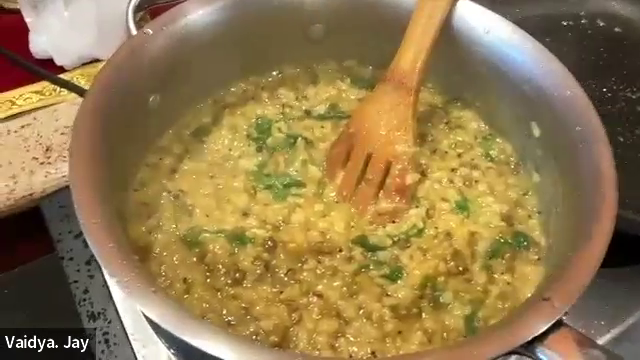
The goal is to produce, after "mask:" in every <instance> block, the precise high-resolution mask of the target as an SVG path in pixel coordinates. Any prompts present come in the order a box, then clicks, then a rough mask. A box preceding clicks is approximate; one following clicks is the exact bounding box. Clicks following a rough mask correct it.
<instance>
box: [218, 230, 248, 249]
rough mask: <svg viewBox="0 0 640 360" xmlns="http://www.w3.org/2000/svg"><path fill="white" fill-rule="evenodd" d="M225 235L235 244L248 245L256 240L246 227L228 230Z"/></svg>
mask: <svg viewBox="0 0 640 360" xmlns="http://www.w3.org/2000/svg"><path fill="white" fill-rule="evenodd" d="M224 237H225V238H226V239H227V240H228V241H229V242H230V243H231V244H232V245H234V246H247V245H249V244H252V243H253V241H254V240H253V238H252V237H251V236H249V235H248V234H247V231H246V230H245V229H244V228H234V229H231V230H229V231H227V233H226V234H225V235H224Z"/></svg>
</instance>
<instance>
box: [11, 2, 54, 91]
mask: <svg viewBox="0 0 640 360" xmlns="http://www.w3.org/2000/svg"><path fill="white" fill-rule="evenodd" d="M0 46H2V47H4V48H5V49H7V50H9V51H12V52H14V53H16V54H18V55H20V56H22V57H24V58H27V59H31V60H32V61H34V62H35V63H36V64H38V65H40V66H42V67H44V68H45V69H47V70H49V71H52V72H54V73H56V74H58V73H61V72H64V69H63V68H60V67H58V66H56V64H54V63H53V61H50V60H35V59H34V58H33V57H32V56H31V52H30V51H29V29H28V28H27V24H26V23H25V22H24V19H23V18H22V15H20V13H18V12H12V11H3V10H0ZM0 74H2V75H1V76H0V93H3V92H5V91H9V90H13V89H16V88H19V87H22V86H25V85H29V84H33V83H34V82H38V81H40V79H38V78H36V77H35V76H33V75H31V74H29V73H27V72H25V71H24V70H21V69H19V68H17V67H15V65H12V64H11V63H9V62H8V61H7V60H6V59H4V58H2V57H1V56H0Z"/></svg>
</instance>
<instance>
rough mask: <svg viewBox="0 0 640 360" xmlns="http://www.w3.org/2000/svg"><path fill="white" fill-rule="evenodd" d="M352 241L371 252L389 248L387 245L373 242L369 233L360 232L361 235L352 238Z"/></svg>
mask: <svg viewBox="0 0 640 360" xmlns="http://www.w3.org/2000/svg"><path fill="white" fill-rule="evenodd" d="M351 243H352V244H354V245H357V246H359V247H361V248H363V249H364V250H366V251H367V252H371V253H372V252H378V251H383V250H386V249H387V248H386V247H385V246H382V245H378V244H376V243H373V242H371V240H370V239H369V237H368V236H367V235H364V234H360V235H358V236H356V237H354V238H353V239H351Z"/></svg>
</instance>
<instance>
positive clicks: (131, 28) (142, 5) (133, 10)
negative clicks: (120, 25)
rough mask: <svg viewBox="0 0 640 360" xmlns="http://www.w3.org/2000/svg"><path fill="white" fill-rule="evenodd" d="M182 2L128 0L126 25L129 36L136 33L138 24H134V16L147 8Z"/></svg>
mask: <svg viewBox="0 0 640 360" xmlns="http://www.w3.org/2000/svg"><path fill="white" fill-rule="evenodd" d="M178 2H182V0H129V2H128V3H127V14H126V23H127V30H128V32H129V35H131V36H134V35H135V34H137V33H138V30H139V29H138V24H136V14H138V13H140V12H144V11H146V10H148V9H149V8H152V7H154V6H158V5H167V4H173V3H178Z"/></svg>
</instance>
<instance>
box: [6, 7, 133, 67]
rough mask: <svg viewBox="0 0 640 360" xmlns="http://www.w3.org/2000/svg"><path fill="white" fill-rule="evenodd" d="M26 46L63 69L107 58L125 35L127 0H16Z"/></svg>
mask: <svg viewBox="0 0 640 360" xmlns="http://www.w3.org/2000/svg"><path fill="white" fill-rule="evenodd" d="M18 3H19V5H20V11H21V12H22V16H23V17H24V19H25V21H26V23H27V26H28V27H29V49H30V50H31V53H32V54H33V56H34V57H35V58H37V59H53V61H54V62H55V63H56V64H57V65H58V66H62V67H64V68H65V69H72V68H75V67H77V66H79V65H82V64H84V63H87V62H89V61H91V60H96V59H100V60H106V59H107V58H109V56H111V54H113V52H114V51H115V50H116V49H117V48H118V46H120V44H121V43H122V42H123V41H124V40H125V39H126V37H127V27H126V21H125V19H126V16H125V13H126V7H127V0H18Z"/></svg>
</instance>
